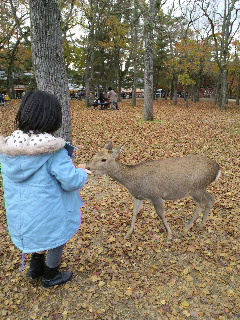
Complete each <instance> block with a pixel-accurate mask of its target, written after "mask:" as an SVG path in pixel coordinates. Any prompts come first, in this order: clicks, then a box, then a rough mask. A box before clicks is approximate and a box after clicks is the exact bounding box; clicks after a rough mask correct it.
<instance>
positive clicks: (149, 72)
mask: <svg viewBox="0 0 240 320" xmlns="http://www.w3.org/2000/svg"><path fill="white" fill-rule="evenodd" d="M155 15H156V0H150V8H149V12H148V13H147V16H146V17H145V22H144V40H145V57H144V62H145V70H144V110H143V120H145V121H152V120H153V54H154V52H153V48H154V41H153V40H154V37H153V29H154V20H155Z"/></svg>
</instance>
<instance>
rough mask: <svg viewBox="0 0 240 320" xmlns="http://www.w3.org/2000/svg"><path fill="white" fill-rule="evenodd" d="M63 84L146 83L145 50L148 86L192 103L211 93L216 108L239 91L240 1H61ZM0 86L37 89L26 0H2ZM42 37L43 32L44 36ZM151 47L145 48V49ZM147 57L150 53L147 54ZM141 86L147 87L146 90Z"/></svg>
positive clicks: (135, 85)
mask: <svg viewBox="0 0 240 320" xmlns="http://www.w3.org/2000/svg"><path fill="white" fill-rule="evenodd" d="M59 4H60V7H61V19H62V32H63V45H64V58H65V63H66V66H67V75H68V80H69V83H71V84H73V85H75V86H76V87H79V86H81V87H83V88H84V89H85V91H86V96H87V99H86V101H87V104H89V94H90V92H91V91H93V92H98V91H99V89H103V91H105V92H106V90H107V88H108V87H109V86H112V87H114V88H115V90H116V91H117V92H118V97H119V99H121V91H122V88H125V89H128V90H129V89H130V90H131V91H132V104H133V105H136V89H137V88H142V89H143V88H144V76H145V75H144V73H145V72H146V71H147V68H146V64H145V63H146V58H147V60H149V56H147V57H146V52H147V51H150V59H152V64H153V71H151V70H150V71H149V72H150V73H151V72H152V73H153V74H152V75H150V76H152V78H153V80H152V82H153V84H152V87H153V90H152V92H151V93H152V94H153V96H154V94H155V92H156V90H157V89H159V88H161V89H163V90H164V91H165V92H166V97H167V96H168V93H169V92H170V98H171V99H172V100H173V103H175V104H176V103H177V93H179V92H183V93H184V94H183V95H184V96H185V98H186V97H189V96H191V99H192V100H193V101H198V99H199V95H205V96H207V97H209V96H211V97H214V99H215V103H218V105H219V107H220V108H222V109H225V108H226V104H227V99H228V98H234V99H236V101H237V104H239V97H240V64H239V54H240V42H239V21H240V20H239V9H240V5H239V1H236V0H227V1H219V0H210V1H209V0H203V1H191V0H179V1H173V2H172V4H171V2H169V1H159V0H150V1H144V0H124V1H117V0H115V1H109V0H101V1H94V0H91V1H86V0H81V1H80V0H75V1H74V0H66V1H63V0H61V1H59ZM0 5H1V20H0V48H1V52H0V65H1V68H0V71H1V74H0V88H1V89H2V90H3V89H4V90H6V91H7V93H8V94H9V96H10V97H14V86H15V85H19V84H24V85H27V87H28V88H34V87H36V83H35V79H34V76H32V75H33V73H34V72H33V66H32V58H31V45H30V23H29V3H28V1H26V0H3V1H1V4H0ZM47 36H48V34H47V31H46V37H47ZM148 48H149V50H148ZM151 55H152V57H151ZM146 92H147V90H146Z"/></svg>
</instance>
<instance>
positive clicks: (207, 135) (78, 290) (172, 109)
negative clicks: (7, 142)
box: [0, 100, 240, 320]
mask: <svg viewBox="0 0 240 320" xmlns="http://www.w3.org/2000/svg"><path fill="white" fill-rule="evenodd" d="M14 103H15V102H14ZM138 103H139V107H136V108H133V107H131V106H130V103H129V101H128V100H125V101H124V103H123V104H120V110H119V111H112V110H106V111H102V110H93V109H86V108H85V107H84V106H83V103H82V102H79V101H73V102H72V109H73V110H72V111H73V140H74V144H75V145H76V146H78V147H79V146H80V147H79V150H77V158H76V163H81V162H87V161H88V160H89V159H90V158H91V157H92V155H93V154H95V153H96V151H97V150H98V149H100V148H101V147H102V146H103V145H104V144H105V142H106V141H108V140H113V142H114V143H115V144H117V145H121V144H123V143H125V148H124V149H123V152H122V154H121V161H123V162H125V163H128V164H133V163H137V162H140V161H144V160H147V159H157V158H163V157H172V156H178V155H183V154H189V153H204V154H206V155H208V156H210V157H212V158H214V159H216V160H217V161H218V162H219V164H220V165H221V167H222V177H221V178H220V180H219V181H218V182H216V183H214V184H212V186H210V188H209V190H210V192H211V193H212V194H213V195H214V197H215V203H214V207H213V209H212V212H211V215H210V218H209V220H208V222H207V225H206V227H205V228H203V229H200V227H199V225H198V223H196V224H194V226H193V228H192V229H191V230H190V231H189V233H188V234H187V236H185V237H182V236H181V233H182V229H183V225H184V223H185V222H186V221H187V220H188V219H189V218H190V217H191V216H192V212H193V210H194V208H195V207H194V204H193V202H192V201H191V200H190V199H183V200H179V201H175V202H171V201H167V202H166V216H167V219H168V222H169V224H170V225H171V227H172V229H173V232H174V237H173V240H172V241H170V242H167V241H166V234H165V230H164V228H163V226H162V224H161V222H160V220H159V218H158V217H157V215H156V213H155V212H154V209H153V207H152V205H151V204H150V203H149V202H147V201H146V202H145V204H144V207H143V209H142V210H141V212H140V213H139V216H138V219H137V222H136V226H135V230H134V233H133V234H132V236H131V238H129V239H127V240H126V239H124V235H125V234H126V232H127V230H128V228H129V226H130V222H131V218H132V209H133V205H132V199H131V196H130V195H129V193H128V192H127V191H126V189H125V188H124V187H122V186H121V185H119V184H117V183H116V182H115V181H113V180H112V179H110V178H108V177H107V176H102V177H96V176H90V177H89V181H88V183H87V185H86V187H85V188H84V189H83V190H82V192H81V194H82V196H83V199H84V203H85V204H84V207H83V208H82V213H83V223H82V226H81V229H80V231H79V232H78V234H77V235H76V236H75V237H74V238H73V239H71V241H69V243H68V244H67V247H66V250H65V252H64V256H63V259H62V260H63V261H62V266H61V267H62V268H63V269H64V270H66V269H70V270H73V273H74V277H73V280H72V281H71V282H69V283H67V284H65V285H64V286H59V287H55V288H52V289H50V290H46V289H43V288H42V287H41V285H40V284H36V285H35V286H33V285H32V284H30V283H28V282H27V280H26V279H25V276H26V270H25V271H23V272H22V273H20V272H19V268H20V264H21V253H20V252H19V251H18V250H17V249H16V248H15V247H14V246H13V245H12V242H11V240H10V237H9V235H8V231H7V225H6V220H5V214H4V212H5V211H4V208H3V202H2V204H1V207H0V220H1V227H0V239H1V242H0V243H1V250H0V258H1V260H0V264H1V269H0V280H1V292H0V303H1V306H2V309H1V311H0V317H1V318H2V319H6V320H8V319H9V320H15V319H16V320H21V319H22V320H25V319H40V320H41V319H46V320H55V319H66V320H72V319H84V320H85V319H86V320H92V319H103V320H113V319H116V320H128V319H131V320H146V319H148V320H165V319H166V320H167V319H170V320H182V319H183V320H184V319H199V320H209V319H213V320H214V319H217V320H230V319H235V318H236V319H239V318H240V310H239V305H240V300H239V280H240V279H239V261H240V255H239V252H240V250H239V249H240V247H239V207H240V206H239V205H240V203H239V184H240V171H239V167H240V156H239V148H238V147H237V146H238V145H239V123H240V110H239V108H236V107H235V105H229V107H228V109H227V110H226V111H224V112H223V111H221V110H219V109H218V108H217V107H214V106H213V105H212V104H210V103H208V102H204V103H202V102H199V103H198V104H196V105H193V106H191V107H189V108H188V109H186V108H185V107H184V106H183V105H181V103H179V105H178V106H172V105H171V104H169V101H167V102H166V101H164V100H159V101H157V102H156V103H155V106H154V114H155V118H156V121H154V122H153V123H151V122H147V123H145V122H143V121H140V119H141V114H142V105H141V101H140V100H139V101H138ZM16 110H17V105H16V106H14V105H12V106H11V104H9V106H8V108H4V109H1V110H0V112H1V117H2V119H4V120H5V122H4V123H3V122H2V123H1V124H0V129H1V130H0V132H1V133H3V134H5V135H6V134H9V133H10V132H11V131H12V130H13V125H14V123H13V122H14V117H15V112H16ZM0 193H1V197H2V195H3V193H2V189H1V188H0ZM28 263H29V255H28V260H27V265H28Z"/></svg>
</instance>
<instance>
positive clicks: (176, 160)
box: [87, 141, 221, 240]
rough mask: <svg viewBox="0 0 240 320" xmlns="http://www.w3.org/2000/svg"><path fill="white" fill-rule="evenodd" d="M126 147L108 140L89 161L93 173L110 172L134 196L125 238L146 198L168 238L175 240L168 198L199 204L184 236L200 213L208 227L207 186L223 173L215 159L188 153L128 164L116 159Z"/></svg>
mask: <svg viewBox="0 0 240 320" xmlns="http://www.w3.org/2000/svg"><path fill="white" fill-rule="evenodd" d="M123 146H124V145H121V146H119V147H116V148H113V143H112V142H111V141H109V142H107V143H106V144H105V146H104V148H103V149H102V150H100V151H99V152H97V153H96V154H95V155H94V156H93V157H92V159H91V160H90V161H89V163H88V164H87V170H90V172H91V173H92V174H94V175H103V174H106V175H108V176H109V177H111V178H112V179H113V180H115V181H117V182H119V183H120V184H122V185H123V186H124V187H126V188H127V189H128V191H129V192H130V194H131V195H132V196H133V199H134V205H133V216H132V221H131V226H130V228H129V230H128V232H127V233H126V235H125V238H126V239H128V238H129V237H130V235H131V234H132V232H133V229H134V226H135V223H136V219H137V215H138V213H139V211H140V210H141V208H142V205H143V201H144V200H149V201H151V203H152V204H153V206H154V208H155V211H156V213H157V215H158V216H159V218H160V219H161V220H162V222H163V224H164V226H165V229H166V231H167V240H171V239H172V230H171V228H170V226H169V224H168V222H167V220H166V217H165V211H164V201H165V200H179V199H182V198H186V197H189V196H190V197H192V198H193V200H194V201H195V202H196V203H197V208H196V211H195V212H194V214H193V216H192V218H191V219H190V220H189V221H188V222H187V223H186V225H185V226H184V228H183V235H186V234H187V232H188V231H189V229H190V228H191V227H192V225H193V224H194V222H195V220H196V219H197V218H198V217H199V215H200V214H201V213H202V214H203V217H202V222H201V225H200V227H204V226H205V224H206V221H207V219H208V216H209V213H210V211H211V209H212V205H213V202H214V200H213V197H212V196H211V195H210V194H209V193H208V192H207V190H206V189H207V187H208V186H209V185H210V184H211V183H212V182H214V181H216V180H218V178H219V177H220V173H221V168H220V166H219V164H218V163H217V162H216V161H215V160H212V159H210V158H208V157H206V156H203V155H186V156H180V157H170V158H164V159H159V160H148V161H145V162H141V163H138V164H133V165H127V164H123V163H121V162H120V161H118V160H117V157H118V155H119V154H120V152H121V151H122V149H123Z"/></svg>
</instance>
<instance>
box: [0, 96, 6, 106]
mask: <svg viewBox="0 0 240 320" xmlns="http://www.w3.org/2000/svg"><path fill="white" fill-rule="evenodd" d="M0 103H1V105H3V106H4V107H5V106H6V101H5V95H4V93H2V94H0Z"/></svg>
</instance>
